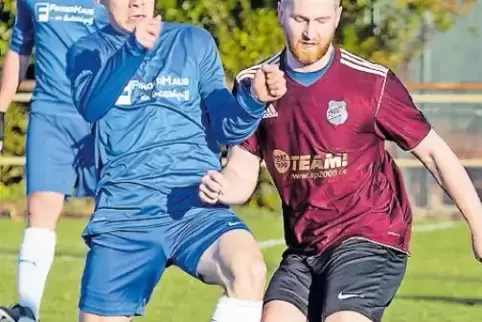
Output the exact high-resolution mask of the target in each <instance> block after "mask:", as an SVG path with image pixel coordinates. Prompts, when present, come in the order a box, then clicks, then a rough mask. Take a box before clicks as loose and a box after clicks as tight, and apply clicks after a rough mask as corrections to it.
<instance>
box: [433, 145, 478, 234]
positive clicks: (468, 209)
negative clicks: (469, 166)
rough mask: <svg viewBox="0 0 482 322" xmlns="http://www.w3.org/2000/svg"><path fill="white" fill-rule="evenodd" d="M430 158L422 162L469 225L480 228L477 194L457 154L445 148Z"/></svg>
mask: <svg viewBox="0 0 482 322" xmlns="http://www.w3.org/2000/svg"><path fill="white" fill-rule="evenodd" d="M431 159H432V160H431V161H428V162H424V163H425V165H426V166H427V168H428V170H429V171H430V172H431V173H432V175H433V176H434V178H435V179H436V180H437V182H438V183H439V184H440V186H441V187H442V189H444V190H445V192H447V194H448V195H449V196H450V197H451V198H452V199H453V201H454V202H455V204H456V205H457V207H458V208H459V210H460V212H461V213H462V215H463V216H464V218H465V219H466V220H467V222H468V224H469V225H470V227H481V228H482V226H481V225H482V207H481V203H480V199H479V196H478V195H477V192H476V190H475V188H474V185H473V184H472V181H471V180H470V178H469V176H468V174H467V171H466V170H465V169H464V167H463V166H462V165H461V164H460V161H459V160H458V158H457V156H455V154H454V153H453V152H452V151H451V150H450V149H448V148H447V151H443V152H442V153H439V154H437V153H435V154H434V155H433V156H432V158H431Z"/></svg>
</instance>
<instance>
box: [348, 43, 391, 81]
mask: <svg viewBox="0 0 482 322" xmlns="http://www.w3.org/2000/svg"><path fill="white" fill-rule="evenodd" d="M339 57H340V58H339V63H340V65H341V66H342V67H344V68H346V69H347V70H349V71H353V72H355V74H359V75H360V76H361V77H364V78H366V77H367V75H372V76H374V77H377V76H379V77H383V78H385V77H386V76H387V74H388V72H389V69H388V68H387V67H385V66H383V65H379V64H375V63H373V62H370V61H368V60H366V59H364V58H361V57H360V56H357V55H355V54H352V53H350V52H349V51H347V50H345V49H341V48H340V56H339Z"/></svg>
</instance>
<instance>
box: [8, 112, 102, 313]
mask: <svg viewBox="0 0 482 322" xmlns="http://www.w3.org/2000/svg"><path fill="white" fill-rule="evenodd" d="M26 153H27V166H26V178H27V194H28V198H27V209H28V225H27V228H26V229H25V232H24V236H23V240H22V244H21V246H20V250H19V261H18V271H17V291H18V296H19V305H16V306H15V307H13V308H11V309H7V308H0V321H1V318H2V317H3V318H4V319H6V320H7V321H9V320H11V321H18V320H19V316H28V317H29V318H30V319H31V320H32V318H31V316H35V317H36V318H37V319H38V317H39V312H40V304H41V301H42V297H43V294H44V290H45V286H46V282H47V277H48V274H49V272H50V269H51V266H52V263H53V260H54V254H55V245H56V234H55V229H56V225H57V222H58V219H59V217H60V214H61V212H62V208H63V205H64V199H65V195H70V194H71V193H72V191H73V188H74V184H75V182H76V179H79V183H81V187H80V189H79V191H78V192H79V193H78V195H79V196H92V195H93V189H94V188H95V187H94V185H95V180H94V179H93V176H94V175H95V173H94V169H93V165H94V161H93V142H92V137H91V135H90V128H89V126H88V124H87V123H85V122H84V121H83V120H82V119H81V118H80V116H79V117H66V116H54V115H47V114H41V113H31V114H30V115H29V126H28V132H27V147H26ZM79 170H80V171H79ZM78 175H80V177H79V176H78ZM80 179H82V180H80Z"/></svg>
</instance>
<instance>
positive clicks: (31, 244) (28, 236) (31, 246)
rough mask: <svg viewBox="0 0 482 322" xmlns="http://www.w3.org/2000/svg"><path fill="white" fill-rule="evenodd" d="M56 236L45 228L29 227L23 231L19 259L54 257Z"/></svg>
mask: <svg viewBox="0 0 482 322" xmlns="http://www.w3.org/2000/svg"><path fill="white" fill-rule="evenodd" d="M56 239H57V237H56V234H55V232H54V231H52V230H50V229H46V228H36V227H29V228H27V229H25V232H24V235H23V240H22V245H21V247H20V257H21V258H24V257H27V258H36V257H44V256H49V257H50V256H52V257H53V256H54V253H55V244H56V242H57V241H56Z"/></svg>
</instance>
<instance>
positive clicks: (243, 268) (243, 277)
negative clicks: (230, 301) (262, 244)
mask: <svg viewBox="0 0 482 322" xmlns="http://www.w3.org/2000/svg"><path fill="white" fill-rule="evenodd" d="M233 264H234V265H233V267H232V268H231V272H232V279H231V281H230V283H229V285H227V293H228V296H230V297H235V298H238V299H246V300H256V301H257V300H261V299H262V297H263V293H264V287H265V283H266V271H267V269H266V264H265V263H264V259H263V255H262V254H261V252H259V251H252V252H250V253H249V254H245V255H241V254H239V253H238V258H237V260H236V261H234V263H233Z"/></svg>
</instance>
